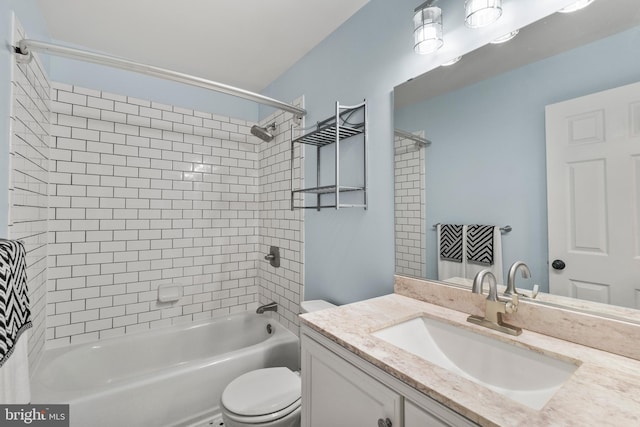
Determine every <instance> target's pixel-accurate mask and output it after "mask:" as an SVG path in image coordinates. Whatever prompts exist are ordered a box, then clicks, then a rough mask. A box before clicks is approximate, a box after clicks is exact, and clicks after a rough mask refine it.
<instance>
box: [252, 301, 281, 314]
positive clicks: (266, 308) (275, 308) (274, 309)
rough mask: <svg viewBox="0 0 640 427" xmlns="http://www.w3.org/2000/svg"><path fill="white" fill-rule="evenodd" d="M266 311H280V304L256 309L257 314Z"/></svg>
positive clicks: (271, 304)
mask: <svg viewBox="0 0 640 427" xmlns="http://www.w3.org/2000/svg"><path fill="white" fill-rule="evenodd" d="M265 311H278V304H276V303H275V302H270V303H269V304H265V305H261V306H260V307H258V308H257V309H256V313H258V314H262V313H264V312H265Z"/></svg>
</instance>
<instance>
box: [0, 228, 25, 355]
mask: <svg viewBox="0 0 640 427" xmlns="http://www.w3.org/2000/svg"><path fill="white" fill-rule="evenodd" d="M30 327H31V311H30V310H29V296H28V295H27V261H26V251H25V250H24V246H23V245H22V243H21V242H18V241H16V240H3V239H0V366H2V365H3V364H4V362H6V361H7V359H8V358H9V356H11V353H12V352H13V349H14V346H15V345H16V342H17V341H18V338H20V334H22V332H24V331H26V330H27V329H28V328H30Z"/></svg>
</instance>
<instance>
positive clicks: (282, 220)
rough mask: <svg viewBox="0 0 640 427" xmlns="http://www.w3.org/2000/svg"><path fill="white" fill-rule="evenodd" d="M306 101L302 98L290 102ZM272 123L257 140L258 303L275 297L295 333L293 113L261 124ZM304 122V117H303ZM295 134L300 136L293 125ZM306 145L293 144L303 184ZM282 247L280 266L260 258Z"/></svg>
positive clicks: (299, 291) (298, 260)
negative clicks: (265, 137)
mask: <svg viewBox="0 0 640 427" xmlns="http://www.w3.org/2000/svg"><path fill="white" fill-rule="evenodd" d="M293 104H294V105H296V106H299V107H304V102H303V99H302V98H300V99H298V100H296V101H294V102H293ZM273 122H275V123H276V131H275V134H276V137H275V138H274V139H273V140H272V141H271V142H269V143H261V144H259V146H258V150H259V159H260V160H259V171H260V177H259V178H260V179H259V187H260V189H259V200H260V206H261V209H260V245H259V247H260V255H259V269H258V284H259V287H260V303H261V304H266V303H268V302H271V301H275V302H277V303H278V313H277V314H276V315H275V316H276V317H277V320H278V321H279V322H280V323H282V324H283V325H285V326H287V327H288V328H289V329H290V330H291V331H293V332H295V333H296V334H297V333H298V328H299V322H298V313H299V312H300V301H301V299H302V296H303V288H302V284H303V283H304V278H303V277H304V268H303V266H304V254H303V248H304V227H303V215H304V210H302V209H300V210H295V211H292V210H291V192H290V191H291V173H292V172H291V125H292V123H293V114H291V113H285V112H283V111H279V112H277V113H275V114H273V115H271V116H270V117H268V118H267V119H266V120H263V121H262V122H261V124H262V125H265V126H266V125H269V124H271V123H273ZM302 127H304V123H302ZM294 136H296V137H297V136H298V133H297V131H296V130H295V129H294ZM303 156H304V145H303V144H296V145H295V152H294V165H293V178H294V188H301V184H300V183H299V181H300V179H301V177H302V176H304V174H303V171H302V166H303V163H304V162H303V161H302V160H301V159H302V158H303ZM271 245H274V246H278V247H279V248H280V257H281V261H280V267H279V268H274V267H271V266H270V265H269V263H268V262H267V261H264V255H266V254H267V253H268V252H269V246H271Z"/></svg>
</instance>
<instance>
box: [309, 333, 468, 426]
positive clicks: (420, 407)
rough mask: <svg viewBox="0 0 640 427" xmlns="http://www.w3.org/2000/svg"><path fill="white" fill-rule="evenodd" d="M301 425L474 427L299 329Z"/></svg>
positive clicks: (334, 345)
mask: <svg viewBox="0 0 640 427" xmlns="http://www.w3.org/2000/svg"><path fill="white" fill-rule="evenodd" d="M301 344H302V352H301V356H302V427H324V426H349V427H402V426H404V427H425V426H429V427H432V426H434V427H440V426H475V425H476V424H474V423H472V422H471V421H470V420H468V419H466V418H465V417H463V416H461V415H459V414H457V413H455V412H453V411H451V410H450V409H448V408H446V407H444V406H443V405H441V404H439V403H438V402H436V401H434V400H433V399H430V398H429V397H427V396H425V395H424V394H422V393H420V392H418V391H417V390H415V389H413V388H411V387H409V386H408V385H406V384H404V383H402V382H401V381H399V380H398V379H396V378H394V377H392V376H391V375H389V374H387V373H386V372H384V371H382V370H381V369H379V368H377V367H375V366H374V365H372V364H370V363H369V362H366V361H364V360H363V359H361V358H360V357H358V356H357V355H355V354H353V353H351V352H350V351H348V350H346V349H345V348H343V347H341V346H339V345H338V344H336V343H334V342H333V341H331V340H329V339H327V338H326V337H324V336H323V335H321V334H320V333H318V332H316V331H314V330H312V329H310V328H309V327H307V326H305V325H303V326H302V328H301Z"/></svg>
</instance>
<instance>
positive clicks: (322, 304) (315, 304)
mask: <svg viewBox="0 0 640 427" xmlns="http://www.w3.org/2000/svg"><path fill="white" fill-rule="evenodd" d="M333 307H337V305H335V304H331V303H330V302H327V301H325V300H321V299H314V300H310V301H302V302H301V303H300V311H301V312H302V313H311V312H313V311H319V310H324V309H325V308H333Z"/></svg>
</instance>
